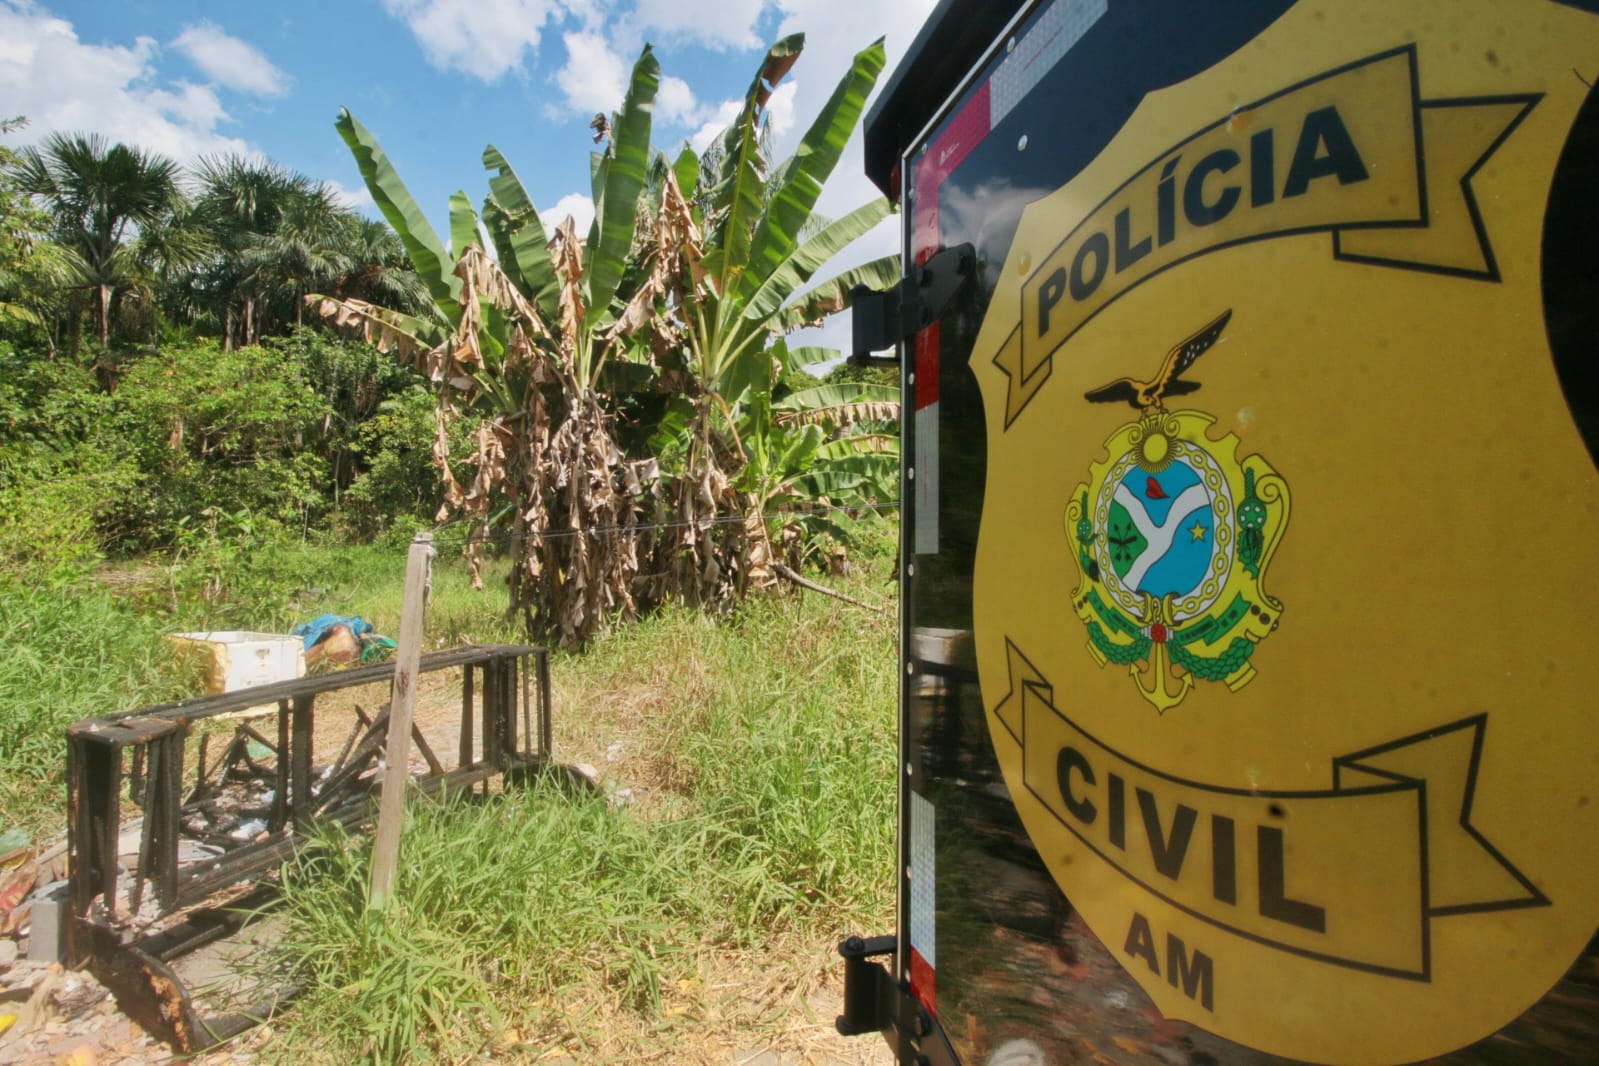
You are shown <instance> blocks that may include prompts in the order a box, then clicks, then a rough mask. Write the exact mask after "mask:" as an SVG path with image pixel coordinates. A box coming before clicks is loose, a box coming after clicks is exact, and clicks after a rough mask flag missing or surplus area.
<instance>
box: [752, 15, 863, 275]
mask: <svg viewBox="0 0 1599 1066" xmlns="http://www.w3.org/2000/svg"><path fill="white" fill-rule="evenodd" d="M883 64H884V53H883V40H882V38H878V39H877V41H876V42H875V43H873V44H872V45H871V46H870V47H869V48H866V49H864V50H863V51H861V52H859V53H858V54H857V55H856V56H855V61H854V63H853V64H852V65H851V66H850V69H849V71H848V73H846V74H845V75H844V77H843V78H842V79H841V80H840V81H839V83H838V85H837V87H836V88H834V90H833V95H832V96H831V97H830V98H829V99H828V101H827V104H826V105H825V106H824V107H823V108H822V110H821V111H820V112H818V113H817V116H816V119H815V120H814V121H813V122H812V123H811V127H810V129H808V130H807V131H806V132H805V136H804V138H803V139H802V140H801V141H800V146H799V149H798V150H797V151H796V152H795V153H794V156H793V161H792V163H791V164H790V165H788V166H785V167H784V168H783V170H782V172H780V174H779V179H780V181H779V183H778V184H777V186H776V188H775V191H774V192H773V193H772V195H771V197H770V199H769V201H768V202H767V205H766V212H765V214H764V215H762V216H761V221H760V224H759V225H758V226H756V228H755V234H754V236H753V237H752V238H751V242H750V254H749V265H748V267H747V268H746V269H745V270H744V272H743V274H742V275H741V276H740V278H739V292H740V294H741V295H742V296H743V297H745V298H746V299H748V298H749V297H751V296H752V295H754V293H755V292H756V290H758V289H759V288H760V287H761V284H762V283H763V282H765V281H766V279H767V278H769V277H771V276H772V273H773V272H774V271H776V270H777V269H778V268H779V267H781V266H782V265H783V264H784V263H785V262H786V261H787V260H788V259H789V256H790V255H791V254H792V253H793V251H794V249H795V248H796V247H797V246H798V245H799V241H800V233H801V230H802V228H803V227H804V225H805V223H806V222H807V221H809V219H810V217H811V211H812V210H813V209H814V208H815V206H816V199H817V197H819V196H820V195H821V194H822V185H823V183H824V182H826V181H827V179H828V177H829V176H831V175H832V173H833V168H834V167H835V166H837V164H838V160H839V157H840V156H841V155H843V152H844V145H845V144H846V143H847V142H848V141H849V138H850V134H852V133H853V132H855V127H856V125H857V124H858V123H859V122H860V119H861V112H862V110H863V109H864V108H865V106H866V97H867V96H868V95H869V94H870V93H871V91H872V87H873V86H874V85H876V84H877V79H878V76H879V75H881V74H882V73H883Z"/></svg>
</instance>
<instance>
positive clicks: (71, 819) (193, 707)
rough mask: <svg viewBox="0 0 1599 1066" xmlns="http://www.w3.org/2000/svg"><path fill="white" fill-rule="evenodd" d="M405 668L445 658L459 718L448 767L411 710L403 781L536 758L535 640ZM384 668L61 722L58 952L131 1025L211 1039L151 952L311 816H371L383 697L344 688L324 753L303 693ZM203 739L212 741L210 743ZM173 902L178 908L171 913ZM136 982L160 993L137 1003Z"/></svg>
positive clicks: (277, 855) (259, 871)
mask: <svg viewBox="0 0 1599 1066" xmlns="http://www.w3.org/2000/svg"><path fill="white" fill-rule="evenodd" d="M420 669H421V672H422V673H423V674H427V673H432V672H436V671H440V670H452V669H458V670H460V671H461V689H460V708H461V717H460V733H459V742H458V745H457V750H456V752H455V756H456V760H455V764H454V765H453V766H450V767H447V766H446V765H445V764H444V762H443V761H442V760H441V759H440V758H439V756H438V754H437V753H435V751H434V750H433V748H432V747H431V746H430V745H429V744H428V742H427V740H426V738H425V737H424V736H423V734H422V732H421V730H420V729H419V728H417V727H415V726H413V727H412V739H413V741H414V742H415V743H416V749H417V752H418V754H419V755H420V756H421V758H422V760H423V761H424V762H425V763H426V769H425V771H423V772H421V773H417V774H413V775H412V780H413V782H414V786H415V787H416V788H417V790H418V791H420V792H423V793H429V794H431V793H434V792H437V791H439V790H442V789H449V790H452V791H460V790H475V789H476V788H477V787H478V786H480V785H481V786H482V787H483V788H484V790H485V791H486V790H487V789H488V782H489V781H490V780H491V779H492V778H494V777H495V776H497V775H501V774H511V775H513V776H514V775H520V774H525V773H530V772H532V771H534V770H536V769H538V768H540V767H542V766H544V765H546V764H547V763H548V762H549V760H550V756H551V743H550V740H551V738H550V733H551V727H550V674H549V655H548V652H547V651H546V650H545V649H543V648H534V647H528V646H522V645H480V646H474V647H467V648H458V649H454V650H451V651H444V652H436V653H434V654H430V655H425V656H423V657H422V662H421V668H420ZM393 677H394V664H393V663H381V664H377V665H373V666H362V667H356V668H354V669H349V670H343V671H337V672H333V673H327V674H320V675H317V676H314V677H303V678H298V679H295V680H293V681H284V682H279V683H277V684H272V685H263V686H259V687H256V688H250V689H244V690H240V691H237V692H227V693H220V694H217V695H212V696H202V697H198V698H195V699H188V700H182V701H179V702H177V703H170V704H163V705H160V706H155V707H147V708H143V709H141V710H136V711H130V712H126V713H122V714H115V715H109V716H106V717H103V718H93V719H87V720H85V721H81V722H77V723H75V724H74V725H72V726H70V727H68V729H67V790H68V821H67V847H68V853H69V869H68V897H69V908H70V916H69V919H68V929H67V949H68V958H69V961H70V962H71V963H72V964H73V965H84V964H87V965H89V967H90V968H91V969H92V970H93V971H94V972H95V973H96V975H97V976H98V977H100V979H101V980H102V981H104V982H106V983H107V985H108V986H109V987H111V989H112V991H113V993H116V994H117V998H118V1000H119V1002H121V1001H123V1000H124V998H125V997H126V998H127V1000H128V1002H123V1007H124V1010H125V1011H127V1012H128V1013H130V1014H132V1015H133V1016H135V1017H140V1016H141V1015H145V1016H146V1018H148V1020H145V1018H141V1021H143V1022H144V1024H145V1027H146V1028H147V1029H151V1031H152V1032H153V1033H155V1035H158V1036H160V1037H162V1038H163V1039H166V1040H167V1041H168V1042H169V1043H171V1044H172V1045H173V1046H174V1047H175V1048H177V1049H178V1050H180V1051H192V1050H196V1049H197V1048H199V1047H204V1046H206V1045H207V1044H209V1043H210V1042H211V1041H212V1040H213V1039H216V1038H218V1037H219V1036H220V1035H221V1030H220V1029H219V1028H218V1026H217V1025H215V1024H206V1023H205V1022H202V1021H201V1020H200V1019H198V1018H197V1017H196V1016H195V1015H194V1012H193V1009H192V1006H191V1004H190V1003H189V999H188V995H187V992H186V991H185V990H184V989H183V988H182V985H181V982H178V981H177V979H176V977H175V975H174V974H173V973H172V972H171V970H170V969H168V968H167V966H166V965H165V963H166V962H167V961H170V960H171V959H172V958H174V957H176V956H178V955H181V954H182V953H183V952H185V951H188V950H192V949H193V948H194V947H197V946H199V945H200V944H203V943H205V942H208V941H209V940H214V939H217V938H219V937H220V936H223V935H225V934H226V932H227V931H228V929H227V928H226V927H227V925H228V924H229V923H228V922H227V921H224V920H218V916H217V913H215V912H217V910H218V909H217V908H215V907H211V908H205V907H200V906H199V905H201V904H204V903H206V902H207V901H208V900H212V898H213V897H214V896H216V894H217V893H219V892H220V891H222V890H223V889H228V888H230V887H232V886H237V885H240V884H241V883H243V882H247V881H251V880H253V879H256V878H259V877H260V876H262V875H263V874H265V873H268V872H270V871H273V870H275V869H276V868H277V867H278V865H279V864H280V863H282V862H283V860H285V859H287V858H288V857H289V856H291V855H292V854H293V852H294V850H295V848H296V847H297V846H298V844H299V842H300V841H301V840H303V839H304V837H305V835H306V834H307V833H308V832H309V831H310V830H311V829H312V827H313V826H314V825H316V824H317V823H329V822H337V823H339V824H341V825H344V826H346V827H353V826H356V825H359V824H361V823H362V822H365V821H367V820H369V819H370V818H372V817H374V816H375V812H376V797H377V787H376V779H377V774H378V770H379V767H380V765H381V761H382V759H383V755H384V750H383V749H384V742H385V739H386V732H387V724H388V712H387V709H386V708H387V705H386V703H385V704H384V706H383V707H382V708H381V709H379V710H378V711H377V712H376V713H373V714H368V713H367V712H366V711H365V710H364V709H363V708H362V707H361V706H360V705H359V704H357V705H356V707H355V713H354V716H353V717H354V719H355V720H354V721H353V722H352V723H351V727H350V729H349V732H348V735H347V737H346V739H345V740H344V742H343V744H342V745H341V747H340V750H339V751H338V752H337V754H336V756H334V757H333V758H331V759H328V758H326V757H325V756H324V757H323V758H319V753H318V752H317V751H316V750H315V743H316V731H315V725H316V714H317V702H316V701H317V697H318V696H320V695H323V694H325V693H329V692H334V691H338V690H342V689H351V688H356V687H359V686H364V685H383V686H390V685H392V682H393ZM383 698H384V699H385V700H386V699H387V688H386V687H385V690H384V697H383ZM252 710H259V713H253V714H252V713H249V712H251V711H252ZM241 712H243V714H241ZM268 719H275V721H273V722H271V724H268ZM208 721H210V722H212V723H214V724H215V725H222V724H224V723H225V724H227V725H231V726H232V732H231V736H230V735H229V734H228V731H227V730H226V729H225V728H224V729H220V730H219V729H215V728H211V729H206V728H198V727H200V726H202V725H203V724H204V723H206V722H208ZM219 739H220V740H223V741H224V744H225V746H224V749H223V751H222V752H221V753H220V754H219V755H218V756H217V757H216V758H215V759H211V758H209V751H210V748H211V746H212V742H213V741H217V740H219ZM130 806H131V807H136V808H138V809H139V810H140V811H141V812H142V819H143V820H142V823H141V829H140V833H139V838H138V857H137V861H136V863H134V864H133V866H132V868H131V869H129V870H125V869H123V868H122V866H121V864H120V863H119V861H118V859H119V851H121V850H122V849H121V848H119V842H120V841H121V840H122V837H123V833H122V826H123V812H124V810H125V809H127V808H128V807H130ZM219 812H221V813H219ZM230 818H231V819H232V820H233V822H232V824H230V822H229V821H228V819H230ZM241 820H242V829H241V828H240V823H241ZM130 834H131V830H130ZM147 893H148V894H149V895H150V896H151V897H152V898H151V899H147ZM152 903H153V907H152V906H150V904H152ZM188 911H193V912H194V913H193V914H190V915H189V917H187V918H185V916H184V914H185V912H188ZM152 995H155V998H156V999H157V1000H162V999H165V1000H166V1002H165V1003H164V1005H162V1004H153V1003H152V1002H151V996H152ZM156 1006H159V1007H160V1009H157V1010H154V1011H153V1012H152V1011H151V1010H150V1009H149V1008H152V1007H156ZM130 1008H131V1009H130ZM152 1024H153V1025H154V1026H155V1027H156V1028H153V1029H152ZM230 1027H231V1026H223V1027H222V1028H224V1029H225V1028H230ZM157 1030H160V1031H157ZM235 1031H236V1030H235Z"/></svg>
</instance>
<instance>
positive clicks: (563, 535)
mask: <svg viewBox="0 0 1599 1066" xmlns="http://www.w3.org/2000/svg"><path fill="white" fill-rule="evenodd" d="M899 507H900V501H899V500H885V501H883V502H882V503H878V504H870V505H867V504H857V505H851V506H847V507H846V506H837V507H819V508H816V509H815V510H809V511H770V512H767V513H764V514H762V515H761V516H760V517H761V519H762V520H763V521H770V520H771V519H774V518H810V517H817V516H821V515H835V514H843V515H847V516H849V517H852V518H853V517H858V516H860V515H864V514H878V515H881V514H882V513H883V512H885V511H895V510H898V509H899ZM750 517H752V516H750V515H718V516H716V517H714V518H710V519H707V520H701V521H690V520H682V521H676V522H639V523H636V524H633V525H612V526H593V527H590V528H588V529H557V530H549V531H544V532H522V533H516V532H514V531H512V530H509V529H502V530H494V531H490V532H487V533H483V532H473V531H472V527H475V526H479V525H481V524H482V523H483V519H480V518H454V519H450V520H449V521H446V522H440V523H438V524H437V525H435V526H434V527H433V528H432V530H431V532H432V533H433V535H434V536H435V537H437V538H438V539H439V542H440V544H441V546H442V545H453V546H460V547H466V546H467V545H470V544H497V545H506V544H509V543H510V542H511V541H513V540H516V539H518V538H521V539H525V540H567V539H571V538H574V537H582V536H601V535H603V534H606V533H648V532H652V531H655V530H668V529H687V528H690V527H704V526H707V525H742V524H743V523H745V522H747V521H748V520H749V519H750ZM461 529H465V530H467V534H466V536H464V537H460V538H456V537H454V536H453V535H452V534H453V533H454V532H455V531H456V530H461Z"/></svg>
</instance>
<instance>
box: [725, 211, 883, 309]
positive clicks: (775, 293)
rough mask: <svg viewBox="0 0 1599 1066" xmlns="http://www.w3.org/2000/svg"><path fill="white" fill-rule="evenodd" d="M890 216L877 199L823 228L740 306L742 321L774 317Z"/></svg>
mask: <svg viewBox="0 0 1599 1066" xmlns="http://www.w3.org/2000/svg"><path fill="white" fill-rule="evenodd" d="M893 213H894V205H893V204H891V203H889V202H888V201H887V200H885V199H883V198H881V197H879V198H878V199H876V200H873V201H871V202H869V203H865V204H862V205H861V206H860V207H857V208H856V209H855V210H853V211H851V212H850V213H849V214H847V215H845V216H844V217H843V218H840V219H836V220H835V221H833V222H831V223H829V224H828V225H827V226H825V227H824V228H823V229H822V230H821V231H820V232H819V233H817V234H816V235H815V236H814V237H812V238H811V239H810V240H808V241H806V242H805V243H804V244H802V245H800V246H799V247H798V248H795V249H793V250H792V251H791V252H790V254H789V256H788V258H787V259H786V260H784V262H783V263H782V264H781V265H780V266H779V267H778V268H777V269H776V270H774V271H772V273H771V276H770V277H768V278H767V279H766V282H765V283H764V284H763V285H761V287H760V288H759V289H758V290H757V291H756V292H755V293H754V295H753V296H751V297H750V299H749V301H748V302H747V303H746V304H745V305H744V317H745V318H748V319H753V320H764V319H768V318H770V317H772V315H774V314H775V313H777V311H778V309H779V308H781V307H782V306H783V305H784V304H785V303H787V302H788V301H789V299H790V298H791V297H793V295H794V294H795V293H796V292H798V291H799V289H800V287H801V286H803V285H804V284H805V283H806V282H807V281H810V280H811V275H812V274H814V273H816V271H817V270H818V269H820V268H821V266H822V264H824V263H826V262H827V261H828V260H829V259H831V258H833V256H835V255H837V254H838V253H839V252H841V251H843V249H844V248H846V247H847V246H848V245H849V244H851V243H852V242H853V241H855V240H856V239H857V238H859V237H863V236H865V235H866V234H867V233H870V232H871V231H872V230H873V229H874V228H876V226H877V224H878V223H879V222H882V221H883V219H885V218H888V217H889V216H890V215H892V214H893Z"/></svg>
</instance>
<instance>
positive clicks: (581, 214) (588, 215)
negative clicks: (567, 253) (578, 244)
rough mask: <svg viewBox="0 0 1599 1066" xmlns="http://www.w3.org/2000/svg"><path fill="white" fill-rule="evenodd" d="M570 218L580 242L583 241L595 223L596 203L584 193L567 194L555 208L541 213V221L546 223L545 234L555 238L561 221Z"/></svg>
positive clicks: (558, 201) (557, 202) (556, 203)
mask: <svg viewBox="0 0 1599 1066" xmlns="http://www.w3.org/2000/svg"><path fill="white" fill-rule="evenodd" d="M569 216H570V218H571V219H572V225H573V228H575V229H576V230H577V236H578V240H582V239H583V238H584V237H586V236H588V232H589V224H590V223H591V222H593V221H594V201H593V200H591V199H589V198H588V197H587V196H584V195H583V194H582V193H578V192H573V193H567V194H566V195H565V196H563V197H561V198H560V199H559V200H557V201H556V202H555V206H554V207H552V208H550V209H549V210H548V211H541V212H540V213H539V221H540V222H542V223H544V232H545V233H547V234H550V235H551V236H553V235H554V234H555V228H556V227H557V226H559V225H560V224H561V220H562V219H564V218H567V217H569Z"/></svg>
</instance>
